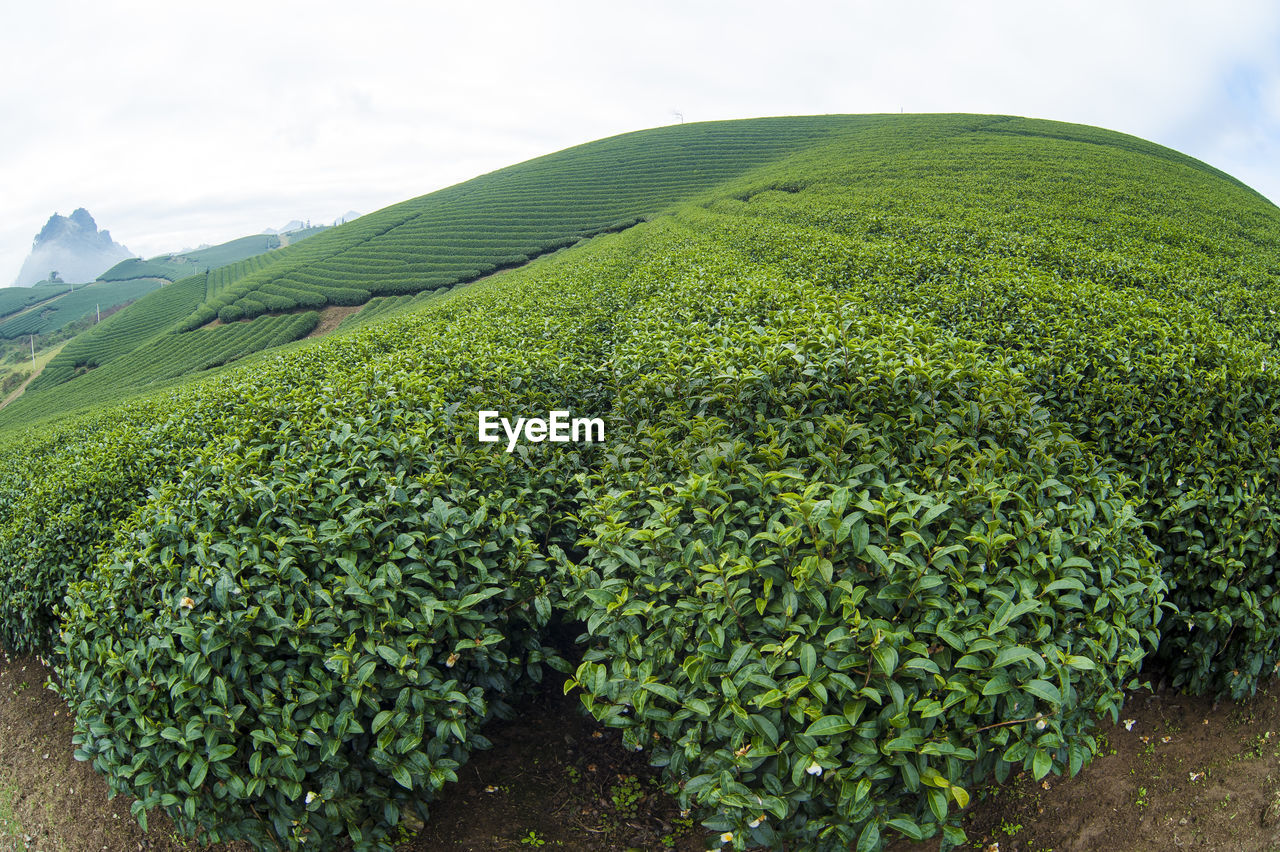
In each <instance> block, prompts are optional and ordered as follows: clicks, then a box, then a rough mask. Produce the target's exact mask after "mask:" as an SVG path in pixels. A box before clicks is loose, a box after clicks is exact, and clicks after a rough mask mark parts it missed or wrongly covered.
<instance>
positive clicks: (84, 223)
mask: <svg viewBox="0 0 1280 852" xmlns="http://www.w3.org/2000/svg"><path fill="white" fill-rule="evenodd" d="M130 257H134V254H133V252H131V251H129V250H128V249H127V248H125V247H124V246H122V245H120V244H119V243H117V242H115V241H114V240H112V239H111V232H110V231H99V230H98V223H97V222H95V221H93V217H92V216H90V215H89V211H88V210H85V209H84V208H83V207H81V208H79V209H77V210H76V211H75V212H74V213H72V214H71V215H70V216H59V215H58V214H57V213H55V214H53V215H52V216H50V217H49V221H48V222H46V223H45V226H44V227H43V228H41V229H40V233H38V234H36V238H35V240H34V241H33V242H32V245H31V254H29V255H28V256H27V259H26V261H25V262H24V263H23V264H22V271H21V272H19V273H18V278H17V280H16V281H14V282H13V283H14V286H15V287H30V286H31V285H32V284H37V283H39V282H41V281H45V280H47V279H50V278H52V277H53V273H55V272H56V273H57V277H58V279H59V280H62V281H66V282H67V283H70V284H84V283H86V282H89V281H94V280H97V277H98V276H99V275H101V274H102V273H103V272H106V271H107V270H108V269H110V268H111V267H112V266H115V265H116V264H117V263H119V262H120V261H122V260H124V259H125V258H130Z"/></svg>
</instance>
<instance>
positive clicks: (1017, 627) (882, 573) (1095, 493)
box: [565, 286, 1164, 850]
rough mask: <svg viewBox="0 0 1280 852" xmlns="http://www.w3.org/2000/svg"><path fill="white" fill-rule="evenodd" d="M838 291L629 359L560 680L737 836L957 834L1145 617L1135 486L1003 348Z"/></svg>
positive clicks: (1146, 553) (1129, 674) (1071, 735)
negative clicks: (1031, 384)
mask: <svg viewBox="0 0 1280 852" xmlns="http://www.w3.org/2000/svg"><path fill="white" fill-rule="evenodd" d="M770 289H772V290H773V291H774V292H775V293H776V292H778V291H779V290H780V289H781V288H779V287H776V286H775V287H772V288H770ZM739 295H741V291H739ZM836 313H837V312H836V311H833V310H832V309H831V305H830V304H829V303H828V304H825V305H804V306H796V307H792V308H790V310H785V311H784V314H785V316H784V318H783V319H781V320H780V321H779V323H778V325H777V326H775V327H773V328H772V329H764V328H760V327H756V328H755V329H753V330H752V331H750V332H745V331H741V330H738V331H735V332H733V333H732V334H719V333H717V332H716V330H715V328H714V326H713V327H708V328H703V327H698V326H697V325H696V324H695V326H694V328H692V329H690V328H688V327H687V326H686V327H682V342H683V343H684V345H683V346H682V347H680V348H679V349H674V350H668V351H667V352H666V353H665V356H664V360H663V361H661V362H659V363H655V362H654V360H653V354H654V353H653V351H652V350H651V349H649V350H648V351H642V352H636V353H635V355H636V356H637V360H636V361H634V362H632V363H634V364H635V365H636V366H637V367H639V366H640V364H641V363H643V369H640V370H637V372H636V374H635V375H634V376H633V377H632V378H631V381H630V382H625V381H624V383H623V390H622V391H621V392H620V394H619V403H618V406H617V407H616V409H615V410H621V411H626V412H627V414H628V416H629V417H630V418H631V419H632V421H633V422H635V423H636V424H638V425H637V431H636V433H635V434H634V435H629V436H628V439H627V440H626V442H625V444H623V445H622V446H616V445H615V446H612V447H611V448H610V453H609V455H608V457H607V462H606V464H605V465H603V467H602V469H601V470H600V471H599V473H598V474H596V475H593V476H592V477H591V479H590V482H589V485H588V487H587V490H586V493H585V494H584V496H583V506H582V509H581V514H580V519H581V523H582V525H583V529H584V540H583V542H582V544H583V546H585V547H586V548H587V553H586V554H585V555H584V556H583V557H582V558H581V559H579V560H577V561H576V562H573V561H568V560H566V563H565V566H566V567H565V572H566V576H567V581H568V583H569V587H570V590H569V591H568V592H567V593H566V594H567V596H568V598H569V600H570V602H571V603H572V604H573V605H575V606H576V608H577V613H578V616H579V617H580V618H581V619H582V620H583V621H584V622H585V623H586V625H587V628H588V632H587V634H586V636H584V641H585V642H586V643H587V648H588V650H587V652H586V656H585V659H584V662H583V663H582V665H581V666H580V668H579V669H578V671H577V674H576V677H575V679H574V680H573V681H571V686H576V687H577V688H578V689H581V690H582V692H583V701H584V704H585V705H586V707H587V708H588V710H589V711H590V712H592V713H593V714H594V715H595V716H596V717H597V718H599V719H601V720H602V721H605V722H606V723H608V724H610V725H613V726H617V727H620V728H622V730H623V732H624V740H625V741H626V742H627V743H629V744H631V745H632V746H633V747H635V748H650V749H652V751H653V757H652V760H653V762H654V763H655V764H657V765H660V766H663V767H665V773H666V778H667V780H668V782H669V783H670V784H671V785H672V789H673V792H675V793H676V795H677V796H678V798H679V800H680V802H681V803H682V804H683V805H685V806H687V807H693V806H697V807H699V808H701V809H703V811H704V812H705V813H709V814H710V817H709V818H708V819H707V820H705V821H704V824H705V825H707V826H708V827H709V828H711V829H712V830H714V831H717V832H730V833H732V835H733V840H732V844H733V847H734V848H739V849H741V848H747V847H749V846H754V845H760V844H763V845H766V846H769V847H770V848H778V846H779V844H781V843H782V842H788V843H790V842H799V843H801V844H802V845H803V848H806V849H810V848H814V849H833V850H834V849H848V848H850V846H851V845H852V844H855V843H856V844H857V845H858V848H860V849H875V848H879V846H880V844H881V843H882V836H883V835H884V834H885V833H886V832H888V831H889V830H894V831H896V832H899V833H901V834H903V835H906V836H908V837H914V838H920V837H924V836H927V835H930V834H933V833H935V832H936V830H937V827H938V826H939V825H942V826H943V827H944V830H945V831H946V832H947V833H948V837H947V839H948V842H959V841H960V840H961V839H962V838H963V834H962V833H961V832H959V830H958V829H956V828H954V827H953V825H951V824H950V823H949V819H950V818H951V815H952V814H953V813H954V811H955V809H956V806H960V807H963V806H964V805H966V804H967V803H968V801H969V798H970V795H969V792H968V791H969V790H970V789H972V787H973V785H975V784H976V783H978V782H980V781H982V780H983V779H985V778H986V777H987V776H988V775H989V774H990V773H992V772H993V771H994V773H995V774H996V777H997V778H1004V777H1005V776H1006V775H1007V774H1008V773H1009V771H1010V770H1011V769H1017V768H1026V769H1027V770H1030V771H1031V772H1032V773H1033V774H1034V776H1035V777H1037V778H1040V777H1043V776H1044V775H1045V774H1047V773H1049V772H1051V771H1052V772H1070V773H1075V772H1077V771H1078V770H1079V769H1080V768H1081V767H1082V766H1083V765H1084V764H1085V763H1087V762H1088V760H1089V759H1090V757H1091V756H1092V754H1093V752H1094V751H1095V750H1096V747H1097V745H1096V741H1095V739H1094V737H1093V733H1092V732H1093V731H1094V729H1095V725H1096V719H1097V717H1098V716H1099V715H1102V714H1107V715H1110V716H1112V717H1113V718H1114V717H1115V716H1116V714H1117V712H1118V709H1119V707H1120V704H1121V701H1122V698H1123V692H1122V690H1123V689H1124V688H1126V687H1127V686H1131V685H1132V684H1133V678H1134V676H1135V675H1136V673H1137V672H1138V669H1139V666H1140V663H1141V661H1142V658H1143V656H1144V655H1145V654H1146V653H1147V652H1148V651H1149V650H1150V649H1151V648H1153V647H1154V646H1155V643H1156V638H1157V633H1156V625H1157V621H1158V619H1159V612H1160V608H1159V604H1160V600H1161V596H1162V593H1163V589H1164V587H1163V583H1162V581H1161V579H1160V574H1159V570H1158V568H1157V566H1156V565H1155V563H1154V561H1153V553H1152V548H1151V546H1150V544H1149V543H1148V541H1147V539H1146V537H1145V536H1144V534H1143V530H1142V524H1141V521H1140V519H1139V518H1138V517H1137V516H1136V515H1135V514H1134V511H1133V507H1132V505H1131V504H1130V503H1129V501H1128V497H1129V496H1130V495H1131V494H1132V491H1133V484H1132V483H1131V482H1129V481H1127V480H1126V479H1125V478H1124V477H1123V476H1122V475H1120V474H1117V473H1116V472H1115V471H1114V469H1112V468H1111V467H1110V466H1109V465H1106V464H1104V463H1102V462H1101V461H1100V460H1099V459H1098V458H1097V457H1096V456H1093V455H1092V454H1091V453H1090V452H1089V451H1088V450H1087V449H1086V448H1085V447H1084V446H1083V445H1081V444H1080V443H1079V442H1077V441H1075V440H1074V439H1072V438H1071V437H1070V436H1069V435H1067V434H1065V433H1063V432H1062V430H1061V429H1060V428H1058V427H1056V426H1055V425H1054V424H1053V423H1052V422H1051V421H1050V420H1049V419H1048V417H1047V414H1046V412H1045V411H1044V409H1043V408H1041V407H1039V406H1038V405H1037V404H1036V402H1035V399H1034V397H1032V396H1030V395H1029V394H1027V392H1026V390H1025V388H1024V382H1023V380H1022V379H1021V377H1020V376H1019V375H1018V373H1017V372H1015V371H1014V370H1012V369H1010V366H1009V364H1008V363H1007V362H1005V361H1002V360H1000V359H998V358H997V357H994V356H991V355H986V354H983V353H981V352H980V351H979V350H978V347H976V346H975V345H973V344H966V343H963V342H960V341H958V340H955V339H952V338H949V337H947V336H945V335H940V334H938V333H936V332H930V331H928V330H927V329H913V328H911V327H909V326H906V325H901V324H897V323H890V322H882V321H876V320H862V319H859V320H843V321H833V318H834V317H835V316H836ZM657 316H661V314H658V315H657ZM675 316H679V313H674V314H672V315H667V316H666V317H665V318H663V319H662V320H661V321H658V322H656V324H655V325H654V326H652V327H651V330H652V331H654V332H655V333H656V329H658V328H661V327H662V326H664V325H667V324H668V323H670V322H671V321H672V320H673V319H674V317H675ZM824 319H825V320H826V321H825V322H824V321H823V320H824ZM635 339H638V340H645V339H652V338H646V336H645V335H637V337H636V338H635ZM622 360H623V363H626V361H625V359H622Z"/></svg>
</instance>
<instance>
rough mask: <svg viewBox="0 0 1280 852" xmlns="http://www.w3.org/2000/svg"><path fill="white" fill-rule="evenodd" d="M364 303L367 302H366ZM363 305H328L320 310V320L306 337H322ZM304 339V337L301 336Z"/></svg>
mask: <svg viewBox="0 0 1280 852" xmlns="http://www.w3.org/2000/svg"><path fill="white" fill-rule="evenodd" d="M365 304H368V303H367V302H366V303H365ZM363 307H364V305H329V306H328V307H327V308H323V309H321V311H320V322H318V323H316V327H315V330H314V331H312V332H311V333H310V334H308V335H307V337H323V336H324V335H326V334H328V333H329V332H331V331H333V330H334V329H335V328H337V327H338V324H339V323H341V322H342V321H343V320H344V319H346V318H347V317H349V316H351V315H352V314H354V313H355V312H356V311H358V310H360V309H361V308H363ZM303 339H304V340H305V339H306V338H303Z"/></svg>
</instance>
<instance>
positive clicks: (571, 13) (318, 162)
mask: <svg viewBox="0 0 1280 852" xmlns="http://www.w3.org/2000/svg"><path fill="white" fill-rule="evenodd" d="M1051 5H1052V8H1049V6H1050V4H1035V3H1027V2H1025V0H1022V2H973V1H972V0H966V1H965V2H963V3H961V2H945V3H944V2H940V1H939V2H918V1H917V2H900V3H895V4H888V3H883V2H875V3H869V2H865V3H864V2H858V3H854V2H829V3H825V2H824V3H804V2H799V3H793V4H790V5H784V4H781V3H778V2H776V0H773V2H767V3H766V2H722V3H710V2H703V3H699V2H696V0H692V2H691V0H682V2H665V0H657V1H656V2H655V0H646V2H636V3H626V4H615V3H608V2H600V0H592V2H564V3H561V2H554V0H548V2H542V3H532V2H528V0H525V2H503V3H482V2H478V3H469V4H464V3H457V2H451V3H447V4H445V3H436V2H426V0H417V2H387V1H386V0H361V2H354V3H353V2H350V0H347V2H342V3H336V2H324V0H311V2H306V3H301V2H290V1H289V0H273V2H271V3H260V2H256V0H255V2H252V3H247V2H246V3H242V2H226V0H223V2H219V3H216V4H214V3H209V4H189V3H174V2H172V0H166V2H141V0H139V2H103V0H95V2H72V0H41V2H23V3H15V2H6V3H5V4H4V7H3V8H2V9H0V71H2V72H3V75H2V77H0V79H3V81H4V82H3V83H2V84H0V120H2V121H3V125H2V127H3V129H2V130H0V212H2V215H0V285H4V284H7V283H9V282H11V281H12V280H13V279H14V277H15V276H16V275H17V272H18V269H19V267H20V266H21V264H22V260H23V258H24V257H25V256H26V254H27V252H28V251H29V250H30V248H31V240H32V238H33V237H34V235H35V234H36V232H37V231H39V230H40V228H41V226H43V225H44V223H45V221H46V220H47V219H48V217H49V216H50V214H52V213H55V212H57V213H61V214H63V215H67V214H69V213H71V211H72V210H74V209H75V208H76V207H86V208H88V210H89V211H90V212H91V213H92V214H93V215H94V217H95V218H96V219H97V221H98V225H99V227H103V228H107V229H110V231H111V233H112V236H113V237H114V238H115V239H116V240H117V241H118V242H122V243H124V244H125V245H126V246H128V247H129V248H130V249H131V250H133V251H134V252H135V253H138V254H140V255H143V256H148V257H149V256H153V255H156V254H160V253H162V252H167V251H175V250H179V249H182V248H187V247H194V246H196V245H198V244H200V243H217V242H222V241H225V240H228V239H232V238H235V237H239V236H244V235H246V234H251V233H257V232H259V231H261V230H263V229H264V228H267V227H277V228H278V227H280V226H281V225H283V224H285V223H286V222H287V221H289V220H291V219H298V218H300V219H308V218H310V219H312V220H315V221H325V220H332V219H333V218H334V217H336V216H338V215H340V214H342V213H344V212H346V211H347V210H351V209H354V210H357V211H359V212H360V213H368V212H371V211H373V210H376V209H378V208H380V207H384V206H386V205H388V204H392V203H395V202H397V201H403V200H405V199H407V198H412V197H414V196H417V195H421V194H424V193H426V192H430V191H432V190H434V189H439V188H441V187H444V186H448V185H450V184H453V183H457V182H459V181H462V180H465V179H467V178H470V177H474V176H475V175H477V174H481V173H484V172H486V171H491V170H493V169H495V168H500V167H502V166H505V165H510V164H512V163H515V162H519V161H521V160H525V159H528V158H530V157H534V156H538V155H541V154H546V153H550V152H552V151H556V150H559V149H561V148H565V147H568V146H570V145H575V144H578V143H581V142H588V141H590V140H593V139H598V138H601V137H605V136H610V135H613V134H615V133H622V132H626V131H631V130H641V129H644V128H648V127H654V126H657V125H662V124H670V123H673V122H674V121H676V120H677V118H676V116H675V113H676V112H677V111H679V112H680V113H682V114H683V115H684V119H685V120H686V121H704V120H712V119H725V118H747V117H754V116H768V115H806V114H817V113H873V112H898V111H899V110H902V111H905V112H974V113H1003V114H1013V115H1025V116H1033V117H1037V118H1051V119H1057V120H1062V121H1072V122H1081V123H1085V124H1094V125H1098V126H1101V127H1106V128H1110V129H1113V130H1121V131H1124V132H1127V133H1132V134H1135V135H1138V136H1142V137H1145V138H1147V139H1151V140H1154V141H1156V142H1160V143H1162V144H1164V145H1168V146H1170V147H1173V148H1176V149H1178V150H1181V151H1184V152H1186V153H1189V154H1191V155H1193V156H1196V157H1199V158H1200V159H1202V160H1205V161H1207V162H1208V163H1210V164H1212V165H1214V166H1217V167H1218V168H1221V169H1223V170H1225V171H1227V172H1229V173H1231V174H1233V175H1235V176H1236V177H1238V178H1240V179H1241V180H1243V181H1245V182H1246V183H1248V184H1250V185H1251V186H1253V187H1254V188H1256V189H1258V190H1259V191H1261V192H1262V193H1263V194H1264V195H1266V196H1268V197H1269V198H1271V199H1272V200H1273V201H1280V4H1277V3H1275V2H1273V1H1272V0H1257V2H1250V0H1219V1H1218V2H1216V3H1213V4H1206V3H1203V2H1196V3H1191V2H1180V0H1175V1H1174V2H1170V0H1162V2H1118V0H1109V2H1073V3H1070V4H1068V3H1054V4H1051ZM1210 10H1212V11H1210Z"/></svg>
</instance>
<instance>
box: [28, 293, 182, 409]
mask: <svg viewBox="0 0 1280 852" xmlns="http://www.w3.org/2000/svg"><path fill="white" fill-rule="evenodd" d="M205 279H206V276H205V275H203V274H201V275H193V276H191V277H189V278H184V279H182V280H181V281H179V282H177V283H176V284H171V285H169V286H168V287H163V288H161V289H160V290H158V291H156V292H154V293H151V294H149V295H147V296H144V297H143V298H141V299H139V300H138V301H137V303H136V304H133V305H130V306H129V307H128V308H127V309H126V310H123V311H120V312H119V313H116V314H113V315H111V316H109V317H107V318H106V319H105V320H103V321H102V322H101V323H99V324H98V325H96V326H94V327H93V328H91V329H89V330H88V331H86V332H84V333H83V334H80V335H77V336H76V337H74V338H72V339H71V340H70V341H68V342H67V345H66V346H64V347H63V348H62V351H61V352H59V353H58V354H57V355H55V356H54V358H53V360H52V361H50V362H49V364H48V366H46V367H45V369H44V371H43V372H42V373H41V374H40V375H39V376H37V377H36V378H35V379H34V380H32V382H31V384H30V386H28V388H27V391H28V393H31V394H33V395H34V394H35V393H36V392H38V391H41V390H44V389H47V388H53V387H55V386H57V385H61V384H63V383H64V382H67V381H70V380H71V379H72V378H74V377H75V376H76V375H77V371H78V370H80V369H81V368H85V367H99V366H102V365H103V364H107V363H109V362H110V361H113V360H115V359H117V358H120V357H122V356H125V355H128V354H130V353H133V352H137V351H138V350H139V349H144V348H145V347H146V346H147V344H149V343H151V342H152V341H153V340H155V339H156V338H157V337H159V336H161V335H163V334H165V333H166V332H168V331H169V330H170V329H172V328H173V326H174V325H175V324H176V323H177V322H178V321H179V320H180V319H181V318H182V317H184V316H186V314H187V313H188V312H190V311H191V310H192V309H193V308H194V307H195V306H196V305H198V304H199V303H200V301H201V300H202V299H203V298H204V295H205V289H206V283H205ZM144 358H145V355H144ZM29 402H30V400H23V401H19V403H18V405H19V410H18V412H17V416H16V417H15V415H10V416H11V417H15V420H14V421H11V422H21V420H22V419H23V418H22V407H23V406H25V405H27V404H28V403H29Z"/></svg>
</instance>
